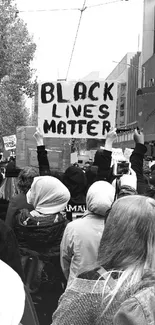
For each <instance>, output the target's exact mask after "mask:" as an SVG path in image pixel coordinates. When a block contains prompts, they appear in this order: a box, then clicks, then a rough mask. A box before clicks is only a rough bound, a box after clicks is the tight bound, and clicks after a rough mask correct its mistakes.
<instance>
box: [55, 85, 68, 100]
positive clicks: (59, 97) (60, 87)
mask: <svg viewBox="0 0 155 325" xmlns="http://www.w3.org/2000/svg"><path fill="white" fill-rule="evenodd" d="M57 96H58V103H68V102H69V100H67V99H64V98H63V95H62V85H61V83H60V82H58V83H57Z"/></svg>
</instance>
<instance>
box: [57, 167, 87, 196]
mask: <svg viewBox="0 0 155 325" xmlns="http://www.w3.org/2000/svg"><path fill="white" fill-rule="evenodd" d="M63 183H64V184H65V186H66V187H67V188H68V190H69V191H70V194H71V198H76V197H78V196H79V195H81V194H83V193H85V191H86V186H87V179H86V176H85V174H84V172H83V171H82V169H81V168H79V167H75V166H70V167H68V168H67V169H66V171H65V173H64V176H63Z"/></svg>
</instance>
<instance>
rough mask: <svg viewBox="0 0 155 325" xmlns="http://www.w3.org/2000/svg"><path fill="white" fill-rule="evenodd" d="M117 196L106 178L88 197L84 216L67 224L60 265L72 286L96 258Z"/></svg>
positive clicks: (96, 184)
mask: <svg viewBox="0 0 155 325" xmlns="http://www.w3.org/2000/svg"><path fill="white" fill-rule="evenodd" d="M114 198H115V189H114V187H113V186H112V185H111V184H109V183H108V182H105V181H98V182H95V183H94V184H93V185H92V186H91V187H90V188H89V190H88V193H87V196H86V206H87V211H86V212H85V214H84V216H83V218H80V219H77V220H75V221H73V222H70V223H68V225H67V227H66V229H65V232H64V235H63V238H62V242H61V248H60V258H61V267H62V270H63V273H64V275H65V277H66V279H67V281H68V283H67V286H69V285H70V284H71V283H72V281H73V280H74V278H75V277H76V276H77V275H78V274H79V273H81V272H84V271H86V270H88V269H90V267H92V266H93V265H94V264H95V263H96V261H97V255H98V248H99V244H100V240H101V236H102V233H103V230H104V224H105V217H106V213H107V211H108V210H109V209H110V208H111V205H112V203H113V202H114Z"/></svg>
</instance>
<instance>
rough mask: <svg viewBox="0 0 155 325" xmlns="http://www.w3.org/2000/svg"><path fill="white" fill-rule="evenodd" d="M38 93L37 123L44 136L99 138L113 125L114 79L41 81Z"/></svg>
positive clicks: (115, 91) (115, 83) (114, 112)
mask: <svg viewBox="0 0 155 325" xmlns="http://www.w3.org/2000/svg"><path fill="white" fill-rule="evenodd" d="M38 96H39V100H38V126H39V127H40V128H41V130H42V131H43V133H44V136H45V137H57V138H63V137H65V138H99V139H101V138H102V139H103V138H104V137H105V134H106V132H108V131H109V129H110V128H111V127H113V126H115V116H116V102H117V82H113V81H78V82H75V81H70V82H67V81H63V82H45V83H41V84H39V91H38Z"/></svg>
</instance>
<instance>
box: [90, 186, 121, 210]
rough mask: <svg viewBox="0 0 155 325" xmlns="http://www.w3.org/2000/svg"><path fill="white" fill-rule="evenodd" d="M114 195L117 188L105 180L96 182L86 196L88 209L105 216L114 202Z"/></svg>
mask: <svg viewBox="0 0 155 325" xmlns="http://www.w3.org/2000/svg"><path fill="white" fill-rule="evenodd" d="M114 197H115V189H114V187H113V186H112V185H111V184H110V183H108V182H105V181H98V182H95V183H94V184H93V185H91V186H90V188H89V190H88V193H87V196H86V205H87V209H88V210H89V211H90V212H93V213H95V214H99V215H101V216H105V214H106V212H107V210H109V209H110V208H111V205H112V203H113V202H114Z"/></svg>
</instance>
